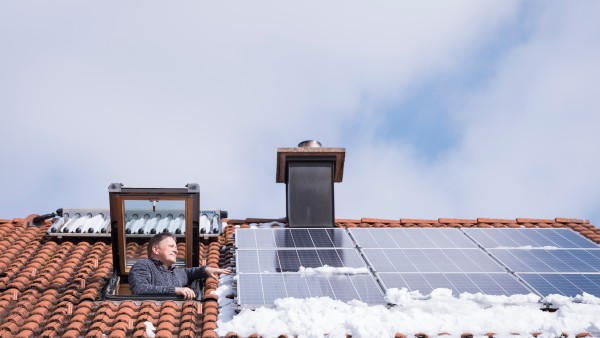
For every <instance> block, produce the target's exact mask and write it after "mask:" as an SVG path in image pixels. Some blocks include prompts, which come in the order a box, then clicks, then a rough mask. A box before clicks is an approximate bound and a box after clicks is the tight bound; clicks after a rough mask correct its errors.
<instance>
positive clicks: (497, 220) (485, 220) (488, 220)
mask: <svg viewBox="0 0 600 338" xmlns="http://www.w3.org/2000/svg"><path fill="white" fill-rule="evenodd" d="M477 222H479V223H517V220H516V219H503V218H481V217H480V218H477Z"/></svg>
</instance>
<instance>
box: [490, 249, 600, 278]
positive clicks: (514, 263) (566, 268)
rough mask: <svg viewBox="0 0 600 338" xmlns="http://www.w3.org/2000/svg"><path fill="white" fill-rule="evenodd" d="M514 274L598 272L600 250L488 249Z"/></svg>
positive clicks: (599, 267) (599, 268)
mask: <svg viewBox="0 0 600 338" xmlns="http://www.w3.org/2000/svg"><path fill="white" fill-rule="evenodd" d="M488 251H489V252H490V253H491V254H492V255H493V256H494V257H496V258H497V259H498V260H500V262H502V264H503V265H505V266H507V267H508V268H509V269H510V270H512V271H514V272H583V273H585V272H587V273H589V272H600V250H595V249H594V250H574V249H559V250H544V249H534V250H523V249H488Z"/></svg>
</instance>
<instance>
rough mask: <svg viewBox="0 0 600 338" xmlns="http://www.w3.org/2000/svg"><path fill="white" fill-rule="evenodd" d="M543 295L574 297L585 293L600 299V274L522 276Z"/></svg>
mask: <svg viewBox="0 0 600 338" xmlns="http://www.w3.org/2000/svg"><path fill="white" fill-rule="evenodd" d="M519 276H520V277H521V278H523V279H524V280H525V281H526V282H527V283H528V284H529V285H531V286H532V287H533V288H535V289H536V290H537V291H538V292H539V293H540V294H541V295H543V296H547V295H550V294H559V295H563V296H569V297H574V296H576V295H581V294H583V293H584V292H586V293H589V294H591V295H594V296H596V297H600V275H598V274H521V275H519Z"/></svg>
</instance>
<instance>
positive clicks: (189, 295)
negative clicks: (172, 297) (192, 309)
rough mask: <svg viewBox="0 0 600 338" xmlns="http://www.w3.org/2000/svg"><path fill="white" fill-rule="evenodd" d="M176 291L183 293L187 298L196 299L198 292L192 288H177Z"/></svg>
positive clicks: (179, 293)
mask: <svg viewBox="0 0 600 338" xmlns="http://www.w3.org/2000/svg"><path fill="white" fill-rule="evenodd" d="M175 293H176V294H178V295H182V296H183V298H185V299H195V298H196V293H195V292H194V290H192V289H190V288H175Z"/></svg>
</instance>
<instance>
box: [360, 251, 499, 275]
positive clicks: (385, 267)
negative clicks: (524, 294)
mask: <svg viewBox="0 0 600 338" xmlns="http://www.w3.org/2000/svg"><path fill="white" fill-rule="evenodd" d="M362 251H363V253H364V255H365V257H366V258H367V261H368V262H369V264H370V265H371V266H372V267H373V268H374V269H375V271H377V272H427V273H430V272H464V273H468V272H504V270H503V269H502V267H501V266H500V265H498V264H497V263H496V262H495V261H494V260H492V259H491V258H490V257H489V256H488V255H487V254H486V253H485V252H483V251H482V250H480V249H363V250H362Z"/></svg>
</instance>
